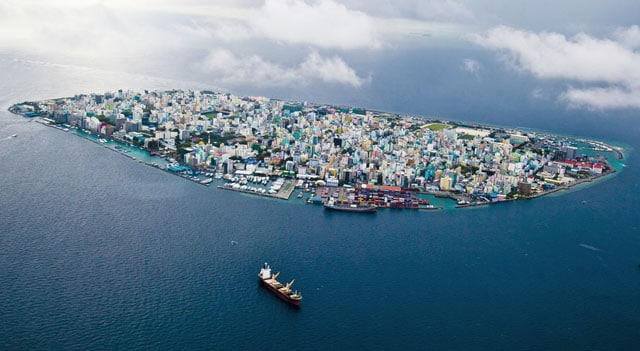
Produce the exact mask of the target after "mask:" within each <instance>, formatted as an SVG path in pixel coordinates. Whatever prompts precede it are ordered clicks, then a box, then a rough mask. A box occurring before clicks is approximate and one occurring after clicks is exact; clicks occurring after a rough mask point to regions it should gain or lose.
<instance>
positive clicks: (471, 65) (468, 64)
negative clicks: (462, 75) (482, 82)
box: [462, 59, 480, 74]
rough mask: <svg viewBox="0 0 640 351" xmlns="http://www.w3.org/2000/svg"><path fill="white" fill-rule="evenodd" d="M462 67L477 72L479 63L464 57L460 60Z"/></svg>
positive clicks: (470, 71)
mask: <svg viewBox="0 0 640 351" xmlns="http://www.w3.org/2000/svg"><path fill="white" fill-rule="evenodd" d="M462 69H464V70H465V71H467V72H469V73H473V74H477V73H478V71H479V70H480V63H479V62H478V61H476V60H473V59H464V61H462Z"/></svg>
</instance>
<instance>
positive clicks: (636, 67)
mask: <svg viewBox="0 0 640 351" xmlns="http://www.w3.org/2000/svg"><path fill="white" fill-rule="evenodd" d="M636 31H637V28H634V27H631V28H629V29H627V30H619V31H618V32H617V33H618V34H617V37H618V41H616V40H613V39H598V38H594V37H592V36H589V35H587V34H584V33H580V34H577V35H575V36H573V37H570V38H567V37H565V36H564V35H562V34H558V33H548V32H541V33H534V32H529V31H523V30H518V29H514V28H511V27H506V26H499V27H495V28H493V29H491V30H489V31H488V32H487V33H486V34H485V35H474V36H473V37H472V38H471V39H472V41H474V42H475V43H477V44H479V45H481V46H483V47H486V48H489V49H492V50H497V51H499V52H501V53H502V54H503V55H504V56H503V58H505V59H506V61H507V62H509V64H511V65H512V66H513V67H515V68H516V69H519V70H523V71H526V72H529V73H531V74H533V75H534V76H535V77H537V78H540V79H563V80H567V81H575V82H580V83H583V84H585V85H586V86H585V87H584V88H569V89H568V90H567V91H566V92H564V93H563V94H562V96H561V98H562V99H563V100H566V101H567V102H568V103H569V104H570V105H571V106H584V107H587V108H598V109H602V108H629V107H638V105H639V104H638V101H637V97H638V95H639V94H640V54H639V53H638V52H636V51H634V50H633V48H632V46H630V44H629V43H628V42H626V41H625V42H623V41H622V40H621V39H620V38H623V37H624V38H627V39H633V38H635V37H636ZM589 85H591V86H589ZM603 86H604V87H603ZM590 98H592V99H590Z"/></svg>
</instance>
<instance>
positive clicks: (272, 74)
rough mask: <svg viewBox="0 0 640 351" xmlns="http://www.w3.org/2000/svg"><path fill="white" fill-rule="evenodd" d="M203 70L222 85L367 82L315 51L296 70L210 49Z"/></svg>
mask: <svg viewBox="0 0 640 351" xmlns="http://www.w3.org/2000/svg"><path fill="white" fill-rule="evenodd" d="M202 69H203V70H204V71H205V72H207V73H211V74H213V75H214V76H215V79H217V81H218V82H219V84H222V85H225V84H226V85H237V84H253V85H256V86H281V85H288V84H301V85H307V84H309V83H311V81H313V80H321V81H324V82H328V83H339V84H347V85H351V86H353V87H356V88H357V87H360V86H362V84H364V83H366V82H367V79H363V78H360V77H359V76H358V75H357V74H356V72H355V71H354V70H353V68H351V67H349V66H348V65H347V64H346V63H345V62H344V61H343V60H342V59H341V58H340V57H338V56H334V57H331V58H324V57H322V56H320V54H318V53H317V52H315V51H314V52H311V53H310V54H309V55H308V56H307V58H306V59H305V61H303V62H302V63H300V65H298V66H297V67H294V68H284V67H282V66H281V65H278V64H275V63H272V62H269V61H265V60H264V59H263V58H262V57H260V56H258V55H252V56H248V57H239V56H237V55H235V54H233V53H232V52H231V51H229V50H226V49H223V48H216V49H212V50H210V52H209V54H208V55H207V57H206V58H205V60H204V61H203V63H202Z"/></svg>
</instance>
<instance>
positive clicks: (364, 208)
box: [324, 199, 378, 213]
mask: <svg viewBox="0 0 640 351" xmlns="http://www.w3.org/2000/svg"><path fill="white" fill-rule="evenodd" d="M324 208H325V209H327V210H332V211H343V212H356V213H375V212H376V211H377V210H378V208H377V207H376V206H375V205H359V204H342V203H336V202H335V201H333V199H330V200H329V201H327V203H326V204H324Z"/></svg>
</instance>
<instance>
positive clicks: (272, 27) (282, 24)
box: [247, 0, 380, 49]
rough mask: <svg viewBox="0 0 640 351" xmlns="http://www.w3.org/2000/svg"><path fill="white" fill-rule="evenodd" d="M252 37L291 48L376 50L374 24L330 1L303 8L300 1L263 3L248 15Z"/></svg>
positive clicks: (304, 5) (366, 18) (286, 0)
mask: <svg viewBox="0 0 640 351" xmlns="http://www.w3.org/2000/svg"><path fill="white" fill-rule="evenodd" d="M247 25H248V26H249V27H250V28H251V30H252V32H253V34H255V35H259V36H264V37H266V38H269V39H272V40H275V41H282V42H286V43H291V44H311V45H314V46H318V47H321V48H340V49H354V48H376V47H379V46H380V42H379V40H378V38H377V32H376V29H375V24H374V21H373V19H372V18H371V17H369V16H368V15H366V14H365V13H363V12H359V11H352V10H349V9H348V8H347V7H345V6H344V5H342V4H339V3H337V2H334V1H332V0H320V1H318V2H316V3H313V4H307V3H306V2H305V1H302V0H266V1H265V3H264V5H263V6H262V7H261V8H259V9H254V10H251V11H249V13H248V17H247Z"/></svg>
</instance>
